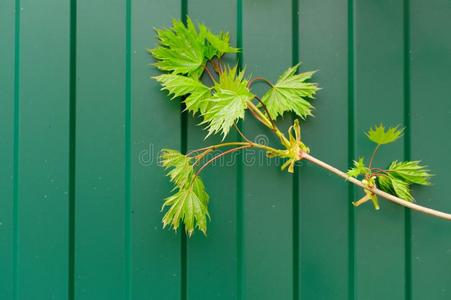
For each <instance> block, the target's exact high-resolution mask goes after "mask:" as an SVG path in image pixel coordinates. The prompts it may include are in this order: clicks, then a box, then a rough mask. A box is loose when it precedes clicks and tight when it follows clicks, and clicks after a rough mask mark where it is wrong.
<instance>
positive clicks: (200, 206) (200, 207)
mask: <svg viewBox="0 0 451 300" xmlns="http://www.w3.org/2000/svg"><path fill="white" fill-rule="evenodd" d="M161 163H162V166H163V167H164V168H166V169H169V171H168V172H167V176H169V178H170V179H171V182H173V183H174V184H175V189H176V190H177V191H176V193H174V194H173V195H171V196H169V197H167V198H166V199H165V201H164V203H163V206H162V210H163V209H164V208H165V207H166V206H168V207H169V209H168V211H167V212H166V213H165V215H164V216H163V227H166V226H168V225H169V226H172V228H173V229H174V230H177V229H178V227H179V225H180V222H181V221H182V222H183V223H184V224H185V230H186V232H187V233H188V234H189V235H190V236H191V235H192V233H193V231H194V228H195V227H197V228H198V229H199V230H201V231H202V232H203V233H204V234H206V232H207V217H209V214H208V200H209V196H208V194H207V192H206V191H205V186H204V184H203V182H202V180H201V178H200V177H199V176H197V175H196V174H195V173H194V168H193V165H192V164H191V158H190V157H187V156H186V155H183V154H181V153H180V152H178V151H176V150H172V149H163V150H162V154H161Z"/></svg>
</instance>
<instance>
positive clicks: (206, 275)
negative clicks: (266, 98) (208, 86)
mask: <svg viewBox="0 0 451 300" xmlns="http://www.w3.org/2000/svg"><path fill="white" fill-rule="evenodd" d="M71 7H72V10H71ZM75 8H76V11H74V9H75ZM185 9H187V12H188V14H189V15H190V16H191V17H192V18H193V19H194V20H196V21H201V22H204V23H206V24H207V25H208V26H209V27H211V28H212V29H213V30H214V31H219V30H227V31H230V33H231V37H232V41H233V43H242V46H243V51H242V53H241V54H240V55H239V56H238V57H241V61H240V63H241V64H242V65H243V66H246V67H247V70H248V71H249V72H250V73H252V74H253V75H255V76H257V75H262V76H266V77H268V78H269V79H271V80H275V79H277V77H278V75H279V74H280V73H281V72H282V71H283V70H285V69H286V68H287V67H288V66H290V65H291V64H292V63H293V62H294V61H296V60H300V61H302V62H303V66H302V69H303V70H309V69H319V72H318V73H317V75H315V81H318V82H319V83H320V85H321V87H322V88H323V89H322V90H321V91H320V92H319V94H318V98H317V99H316V100H315V106H316V111H315V115H316V117H315V118H311V119H309V120H308V121H306V122H305V124H304V131H303V133H304V139H305V142H306V143H307V144H308V145H309V146H310V147H311V150H312V153H313V154H314V155H316V156H317V157H319V158H321V159H323V160H325V161H327V162H330V163H333V164H334V165H336V166H337V167H339V168H341V169H346V168H347V167H348V166H349V165H350V164H351V158H357V157H358V156H359V155H366V156H368V153H369V152H370V151H371V150H372V145H371V144H370V143H369V142H367V141H366V140H365V138H364V136H363V134H362V133H363V131H364V130H366V129H367V128H368V127H369V126H371V125H373V124H375V123H376V122H380V121H382V122H384V123H386V124H390V125H395V124H403V125H406V126H409V130H407V131H406V134H405V137H404V141H401V142H398V143H397V144H395V145H392V146H388V147H386V148H385V149H383V151H381V153H380V157H379V158H378V159H377V161H376V163H377V164H381V165H385V164H387V162H388V161H389V160H391V159H403V158H405V159H422V160H423V162H424V163H425V164H427V165H429V166H430V168H431V170H432V172H433V173H434V174H436V176H434V178H433V182H434V185H433V186H431V187H429V188H419V189H417V190H416V193H415V196H416V199H417V200H416V201H417V202H418V203H420V204H425V205H427V206H430V207H434V208H438V209H442V210H445V211H451V200H450V199H449V197H448V193H447V182H448V181H449V179H450V177H451V175H449V174H448V173H447V170H448V168H449V167H451V160H450V159H449V156H448V153H449V151H450V150H451V144H450V143H449V142H448V141H447V140H446V139H444V138H443V137H446V136H447V135H448V131H449V120H450V118H451V117H450V116H451V114H450V112H451V104H450V103H451V99H450V96H449V86H451V75H450V70H451V38H450V35H449V34H448V32H447V29H448V28H450V26H451V19H450V18H449V16H450V15H451V5H450V3H449V1H447V0H432V1H429V2H424V1H418V0H403V1H401V0H396V1H388V0H387V1H385V0H384V1H376V2H375V1H369V0H365V1H363V0H362V1H360V0H340V1H332V0H327V1H314V0H299V3H297V2H293V1H291V0H282V1H270V0H258V1H257V0H252V1H251V0H249V1H248V0H245V1H244V0H243V1H241V0H234V1H206V0H188V1H183V2H181V1H180V0H171V1H144V0H134V1H131V0H117V1H116V0H115V1H105V0H95V1H87V0H78V1H75V0H72V1H70V0H65V1H48V0H46V1H41V2H39V3H37V2H35V1H30V0H16V1H13V0H8V1H1V2H0V65H1V68H0V165H1V168H0V266H1V270H2V272H1V273H0V299H2V300H3V299H5V300H13V299H14V300H16V299H24V300H25V299H26V300H28V299H37V300H41V299H42V300H44V299H68V300H71V299H80V300H85V299H96V300H97V299H108V300H115V299H118V300H122V299H137V300H141V299H146V300H147V299H157V300H160V299H162V300H166V299H169V300H172V299H181V300H184V299H192V300H200V299H249V300H252V299H261V300H264V299H303V300H310V299H434V300H436V299H437V300H441V299H443V300H445V299H449V298H451V288H450V286H451V276H450V271H449V270H451V251H450V249H451V242H450V241H451V239H450V232H451V225H450V224H448V223H446V222H445V221H441V220H435V219H432V218H430V217H426V216H423V215H420V214H418V213H414V212H408V211H405V210H404V209H403V208H400V207H398V206H395V205H392V204H390V203H387V202H385V201H383V202H382V203H381V210H380V211H378V212H376V211H374V210H373V209H372V208H371V206H370V205H365V206H362V207H360V208H358V209H355V208H353V207H352V206H351V205H350V202H351V201H352V200H355V199H356V198H357V197H359V196H360V194H361V192H360V191H358V190H353V189H350V187H349V186H348V185H347V184H346V183H345V182H343V181H342V180H341V179H338V178H336V177H334V176H331V175H329V174H328V173H326V172H325V171H323V170H320V169H318V168H317V167H315V166H313V165H311V164H308V163H302V164H301V167H300V168H299V176H297V177H295V178H294V179H293V177H292V176H291V175H289V174H287V173H286V172H285V173H284V172H280V171H279V170H278V169H279V168H278V166H277V165H276V164H275V163H274V162H271V163H268V161H266V159H265V158H264V156H263V155H260V156H257V158H256V160H254V161H252V160H251V161H249V159H250V156H248V154H245V153H243V154H242V156H241V159H244V160H245V161H246V162H247V163H246V165H245V166H241V167H240V166H238V165H236V164H230V162H231V161H230V160H224V161H222V164H219V165H215V166H213V167H211V168H209V169H206V171H205V173H204V174H205V175H204V178H205V181H206V186H207V191H208V192H209V193H210V196H211V205H210V212H211V215H212V220H211V222H210V223H209V231H208V236H207V237H204V236H202V235H201V234H198V233H196V234H195V235H194V236H193V238H191V239H187V240H186V244H185V241H183V239H182V235H181V233H180V232H178V233H173V232H170V231H167V230H162V228H161V216H162V214H161V213H160V211H159V210H160V205H161V203H162V199H163V198H164V197H165V196H166V195H168V194H169V193H170V188H171V187H170V185H169V183H168V182H167V180H166V178H165V177H164V175H163V174H164V172H163V170H162V169H161V168H160V167H159V166H158V165H157V155H158V152H159V150H160V149H161V148H163V147H171V148H176V149H183V148H184V147H185V146H186V148H187V149H193V148H197V147H200V146H201V145H203V144H204V141H203V139H204V133H203V132H201V131H200V128H199V126H196V124H197V123H198V122H199V120H196V119H194V118H191V117H189V118H188V120H187V123H186V124H185V123H184V122H183V121H182V120H181V117H180V114H179V113H180V105H178V104H177V102H176V101H177V100H174V101H172V102H169V101H168V100H167V97H166V95H165V94H164V93H162V92H161V91H160V90H159V86H158V85H157V84H156V83H155V82H154V81H152V80H149V77H150V76H152V75H155V74H158V72H157V71H156V70H155V69H153V68H152V67H150V66H149V64H150V63H151V62H152V60H151V58H150V57H149V56H148V54H147V53H146V51H145V50H146V49H147V48H151V47H153V46H154V45H155V42H156V41H155V38H154V33H153V28H154V27H162V26H168V25H170V20H171V19H172V18H180V17H181V14H182V12H183V11H184V10H185ZM71 17H72V18H73V19H72V20H71ZM71 26H72V28H71ZM73 26H75V28H74V27H73ZM71 32H73V33H76V35H74V36H71V34H70V33H71ZM71 40H72V43H71V42H70V41H71ZM71 47H72V48H71ZM71 53H73V54H75V57H74V58H75V59H74V60H73V62H74V64H73V65H70V58H71V56H70V55H71ZM227 60H228V61H229V62H236V61H237V57H236V56H230V57H228V58H227ZM302 69H301V71H302ZM71 87H72V89H71ZM264 88H265V87H264V85H263V84H257V85H256V89H257V92H258V93H262V92H263V91H264ZM71 97H72V98H71ZM71 100H72V101H75V102H72V107H74V108H75V109H74V110H73V111H70V107H71ZM71 116H72V117H75V119H74V120H73V121H74V122H72V123H71V122H70V117H71ZM246 118H247V120H246V122H245V123H244V124H243V130H244V131H245V133H246V135H248V136H249V137H250V138H252V139H255V138H257V139H259V141H260V142H262V141H266V137H270V136H271V134H270V133H269V132H268V131H265V130H264V129H263V128H261V126H259V125H258V124H257V123H255V122H253V121H252V120H251V119H250V118H249V116H246ZM290 122H291V117H290V116H288V115H287V116H286V117H285V120H283V121H282V124H283V125H282V127H284V128H286V127H287V126H288V125H289V124H290ZM71 124H72V125H74V126H75V127H73V128H71ZM184 126H185V127H184ZM70 132H72V134H70ZM235 138H236V133H232V134H231V137H230V139H235ZM218 140H219V139H218V138H215V137H210V138H208V139H207V140H206V142H207V143H213V142H215V141H218ZM74 142H75V152H74V153H73V154H72V155H71V154H70V151H69V149H70V144H71V143H74ZM185 142H186V145H184V143H185ZM267 142H268V143H270V144H273V145H277V144H278V142H277V140H275V139H273V138H269V139H267ZM268 164H269V165H268ZM70 166H73V168H72V169H71V168H70ZM71 174H73V175H74V178H72V180H71V179H70V176H71ZM71 184H73V186H70V185H71ZM276 190H280V191H279V192H278V193H276ZM70 191H73V194H72V193H71V192H70ZM71 197H73V198H71ZM71 203H72V204H73V206H71V205H70V204H71ZM71 207H72V209H71ZM71 218H74V219H73V220H74V227H73V228H72V227H71V222H70V220H71ZM71 245H73V247H74V248H71Z"/></svg>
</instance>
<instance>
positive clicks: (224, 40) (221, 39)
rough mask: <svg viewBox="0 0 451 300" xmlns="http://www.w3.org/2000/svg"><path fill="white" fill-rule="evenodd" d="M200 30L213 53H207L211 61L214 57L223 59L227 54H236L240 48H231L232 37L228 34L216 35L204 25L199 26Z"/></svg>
mask: <svg viewBox="0 0 451 300" xmlns="http://www.w3.org/2000/svg"><path fill="white" fill-rule="evenodd" d="M199 30H200V31H201V33H202V34H203V35H204V36H205V38H206V39H207V41H208V44H209V46H211V49H213V51H211V50H209V51H207V53H208V54H206V57H207V59H211V58H212V57H213V56H218V57H221V56H222V55H224V54H225V53H236V52H238V48H234V47H231V46H230V36H229V33H228V32H220V33H219V34H214V33H212V32H211V31H210V30H208V28H207V27H206V26H205V25H204V24H200V25H199Z"/></svg>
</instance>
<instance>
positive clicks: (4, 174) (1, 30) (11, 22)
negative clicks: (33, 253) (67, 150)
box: [0, 1, 16, 299]
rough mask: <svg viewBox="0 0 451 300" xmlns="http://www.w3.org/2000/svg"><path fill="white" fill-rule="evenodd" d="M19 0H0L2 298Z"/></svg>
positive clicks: (8, 264) (10, 237)
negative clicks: (16, 23) (16, 5)
mask: <svg viewBox="0 0 451 300" xmlns="http://www.w3.org/2000/svg"><path fill="white" fill-rule="evenodd" d="M15 17H16V16H15V3H14V2H13V1H2V2H0V40H1V42H0V65H1V66H2V67H1V68H0V166H1V168H0V224H1V225H0V253H1V254H0V266H1V268H2V272H0V298H1V299H12V297H13V284H14V280H13V272H14V262H13V258H14V223H13V222H14V111H15V109H14V103H15V97H14V95H15V92H14V89H15V86H14V82H15V80H14V76H15V75H14V74H15V72H14V65H15V53H14V52H15V49H14V48H15V47H14V45H15V19H16V18H15Z"/></svg>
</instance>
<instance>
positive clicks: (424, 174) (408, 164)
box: [388, 161, 432, 185]
mask: <svg viewBox="0 0 451 300" xmlns="http://www.w3.org/2000/svg"><path fill="white" fill-rule="evenodd" d="M388 170H389V172H390V174H391V175H393V176H395V177H399V178H401V179H403V180H405V181H406V182H408V183H415V184H421V185H430V184H431V183H430V181H429V179H430V178H431V176H432V175H431V174H430V173H429V170H427V169H426V166H422V165H420V162H419V161H401V162H398V161H394V162H392V163H391V164H390V167H389V168H388Z"/></svg>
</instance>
